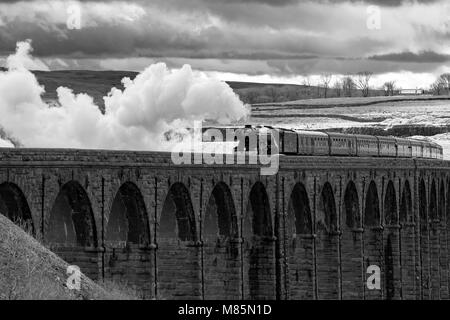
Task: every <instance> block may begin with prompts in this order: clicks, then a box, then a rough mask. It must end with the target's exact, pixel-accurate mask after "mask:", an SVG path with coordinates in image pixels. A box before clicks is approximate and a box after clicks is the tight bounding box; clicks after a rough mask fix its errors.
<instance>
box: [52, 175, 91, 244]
mask: <svg viewBox="0 0 450 320" xmlns="http://www.w3.org/2000/svg"><path fill="white" fill-rule="evenodd" d="M44 237H45V240H46V242H47V243H51V244H63V245H65V246H67V245H75V246H81V247H97V229H96V226H95V219H94V213H93V211H92V207H91V202H90V200H89V197H88V195H87V193H86V191H85V190H84V188H83V187H82V186H81V185H80V184H79V183H78V182H77V181H74V180H72V181H69V182H67V183H66V184H64V185H63V186H62V187H61V189H60V191H59V193H58V196H57V197H56V200H55V202H54V204H53V207H52V210H51V211H50V216H49V222H48V229H47V230H46V232H44Z"/></svg>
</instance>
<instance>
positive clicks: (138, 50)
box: [0, 0, 450, 88]
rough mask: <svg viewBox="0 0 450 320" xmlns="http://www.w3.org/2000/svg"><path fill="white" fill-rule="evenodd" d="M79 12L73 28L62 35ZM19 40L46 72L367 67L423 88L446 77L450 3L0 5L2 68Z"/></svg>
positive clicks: (272, 76) (281, 71) (179, 0)
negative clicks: (28, 44) (160, 64)
mask: <svg viewBox="0 0 450 320" xmlns="http://www.w3.org/2000/svg"><path fill="white" fill-rule="evenodd" d="M373 6H376V7H373ZM77 8H78V9H79V11H80V13H81V15H80V17H81V20H80V22H81V25H80V26H81V28H80V29H70V28H68V25H67V22H68V21H69V22H70V21H74V20H71V18H73V17H74V14H75V15H76V12H77V10H78V9H77ZM377 8H378V9H379V13H380V15H379V17H380V19H379V21H380V25H379V26H380V28H376V22H375V24H373V23H372V22H373V21H376V20H377ZM370 26H375V28H373V27H370ZM25 39H31V40H32V44H33V47H34V49H35V50H34V55H35V56H37V57H39V58H40V59H41V60H42V61H43V62H44V63H45V64H47V65H48V66H49V68H50V69H96V70H99V69H116V70H117V69H121V70H136V71H140V70H142V69H144V67H146V66H147V65H149V64H150V63H153V62H156V61H164V62H166V63H167V64H168V66H169V67H171V68H179V67H181V66H182V65H183V64H185V63H189V64H190V65H191V66H192V67H193V68H194V69H197V70H203V71H207V72H208V73H209V74H211V75H215V76H217V77H219V78H221V79H227V80H244V81H246V80H251V81H273V82H294V83H295V82H301V81H302V78H303V77H305V76H310V77H311V79H315V78H316V77H317V75H319V74H321V73H333V74H337V75H342V74H347V73H355V72H358V71H365V70H367V71H372V72H374V73H375V74H376V76H375V78H374V82H375V83H376V84H380V83H382V82H383V81H384V80H388V79H392V80H396V81H397V83H398V84H399V85H401V86H403V87H404V88H405V87H416V86H417V87H428V86H429V85H430V83H431V82H432V81H433V80H434V78H435V77H436V76H437V75H438V74H440V73H443V72H450V1H449V0H421V1H402V0H394V1H390V0H370V1H369V0H365V1H356V0H321V1H306V0H273V1H271V0H251V1H244V0H231V1H229V0H228V1H225V0H149V1H144V0H135V1H126V2H125V1H112V0H110V1H90V0H89V1H88V0H85V1H72V2H68V1H44V0H34V1H33V0H32V1H13V0H7V1H1V3H0V65H1V64H2V61H3V60H2V58H1V57H5V56H7V55H8V54H10V53H11V52H13V51H14V49H15V45H16V42H17V41H20V40H25Z"/></svg>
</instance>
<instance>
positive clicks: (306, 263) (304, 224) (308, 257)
mask: <svg viewBox="0 0 450 320" xmlns="http://www.w3.org/2000/svg"><path fill="white" fill-rule="evenodd" d="M287 214H288V215H287V222H286V230H287V231H286V233H287V237H288V239H287V240H288V241H289V242H288V252H287V254H288V257H287V261H288V268H289V298H290V299H293V300H303V299H313V298H314V283H313V281H314V278H313V274H314V250H313V246H314V238H313V236H312V232H313V231H312V227H313V226H312V219H311V208H310V204H309V198H308V193H307V191H306V188H305V186H304V185H303V184H302V183H300V182H298V183H296V184H295V186H294V188H293V189H292V192H291V194H290V197H289V203H288V212H287Z"/></svg>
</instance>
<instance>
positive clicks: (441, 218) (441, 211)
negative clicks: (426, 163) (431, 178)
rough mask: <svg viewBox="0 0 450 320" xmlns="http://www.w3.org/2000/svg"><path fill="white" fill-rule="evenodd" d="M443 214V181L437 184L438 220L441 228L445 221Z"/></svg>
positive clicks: (444, 214)
mask: <svg viewBox="0 0 450 320" xmlns="http://www.w3.org/2000/svg"><path fill="white" fill-rule="evenodd" d="M446 216H447V215H446V213H445V185H444V181H443V180H441V182H440V184H439V204H438V219H439V221H440V222H441V224H442V225H443V226H445V223H446V222H445V221H446Z"/></svg>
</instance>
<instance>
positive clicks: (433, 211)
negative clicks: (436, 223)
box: [428, 179, 438, 221]
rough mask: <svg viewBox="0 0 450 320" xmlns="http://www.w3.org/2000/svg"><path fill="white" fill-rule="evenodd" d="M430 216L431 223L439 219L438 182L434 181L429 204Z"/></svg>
mask: <svg viewBox="0 0 450 320" xmlns="http://www.w3.org/2000/svg"><path fill="white" fill-rule="evenodd" d="M428 205H429V208H428V216H429V219H430V220H431V221H433V220H436V219H438V208H437V190H436V181H435V180H434V179H433V180H432V182H431V189H430V201H429V203H428Z"/></svg>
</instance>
